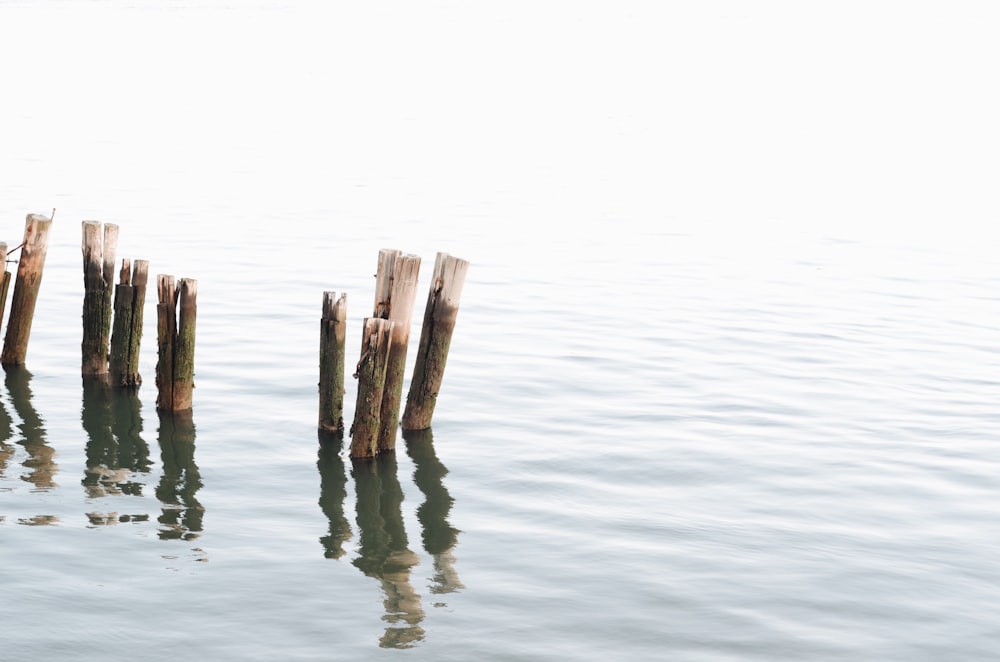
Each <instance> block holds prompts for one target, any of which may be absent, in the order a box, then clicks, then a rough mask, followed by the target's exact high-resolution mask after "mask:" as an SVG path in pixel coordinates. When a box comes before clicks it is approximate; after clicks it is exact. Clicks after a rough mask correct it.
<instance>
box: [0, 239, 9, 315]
mask: <svg viewBox="0 0 1000 662" xmlns="http://www.w3.org/2000/svg"><path fill="white" fill-rule="evenodd" d="M0 264H2V265H3V275H0V324H2V323H3V314H4V313H5V312H6V311H7V290H9V289H10V271H9V270H8V269H7V242H6V241H0Z"/></svg>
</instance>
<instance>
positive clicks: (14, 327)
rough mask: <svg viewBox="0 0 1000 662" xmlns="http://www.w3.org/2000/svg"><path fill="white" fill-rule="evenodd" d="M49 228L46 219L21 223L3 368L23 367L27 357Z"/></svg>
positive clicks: (0, 358) (38, 216)
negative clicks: (21, 234) (20, 241)
mask: <svg viewBox="0 0 1000 662" xmlns="http://www.w3.org/2000/svg"><path fill="white" fill-rule="evenodd" d="M51 228H52V218H51V217H49V216H43V215H41V214H28V216H27V218H26V220H25V224H24V244H23V245H22V246H21V258H20V259H19V260H18V262H17V280H16V281H15V282H14V295H13V296H12V297H11V303H10V318H9V319H8V321H7V335H6V336H5V337H4V342H3V352H2V353H0V364H3V365H5V366H8V365H24V359H25V356H26V355H27V354H28V339H29V337H30V336H31V320H32V317H33V316H34V314H35V304H36V303H37V302H38V290H39V288H40V287H41V284H42V271H43V270H44V268H45V255H46V253H48V249H49V230H50V229H51Z"/></svg>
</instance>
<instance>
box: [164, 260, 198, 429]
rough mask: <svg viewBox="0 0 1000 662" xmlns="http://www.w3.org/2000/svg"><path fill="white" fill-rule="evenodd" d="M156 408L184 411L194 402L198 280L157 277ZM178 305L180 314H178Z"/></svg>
mask: <svg viewBox="0 0 1000 662" xmlns="http://www.w3.org/2000/svg"><path fill="white" fill-rule="evenodd" d="M157 292H158V295H159V301H160V302H159V304H158V305H157V307H156V313H157V325H156V330H157V341H158V342H157V348H158V351H157V362H156V387H157V396H156V408H157V409H159V410H166V411H182V410H186V409H190V408H191V405H192V393H191V392H192V390H193V389H194V339H195V323H196V319H197V310H198V306H197V298H198V281H196V280H194V279H192V278H181V279H180V280H179V281H178V282H177V286H176V290H175V286H174V277H173V276H164V275H159V276H157ZM178 308H179V309H180V310H179V313H180V314H179V315H178Z"/></svg>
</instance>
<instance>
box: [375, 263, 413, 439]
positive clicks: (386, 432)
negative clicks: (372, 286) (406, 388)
mask: <svg viewBox="0 0 1000 662" xmlns="http://www.w3.org/2000/svg"><path fill="white" fill-rule="evenodd" d="M383 252H385V251H383ZM393 252H394V253H396V255H395V256H394V257H393V259H392V260H391V261H387V264H386V265H385V266H386V269H387V270H390V272H389V273H388V274H387V275H384V274H383V273H382V269H383V262H382V260H381V253H380V255H379V257H380V260H379V274H378V278H379V285H378V286H377V287H376V289H377V290H378V292H377V294H376V299H375V315H374V316H375V317H382V318H383V319H388V320H390V321H392V322H393V327H392V344H391V345H390V348H389V361H388V365H387V367H386V373H385V388H384V390H383V392H382V408H381V411H380V412H379V435H378V452H380V453H381V452H382V451H391V450H394V449H395V448H396V428H397V427H398V426H399V407H400V403H401V402H402V400H403V377H404V376H405V373H406V349H407V345H408V344H409V342H410V327H411V326H412V324H411V321H412V319H413V300H414V299H415V298H416V295H417V276H418V274H419V273H420V258H419V257H418V256H416V255H400V254H399V251H393ZM382 281H387V282H388V284H387V285H385V286H383V285H382Z"/></svg>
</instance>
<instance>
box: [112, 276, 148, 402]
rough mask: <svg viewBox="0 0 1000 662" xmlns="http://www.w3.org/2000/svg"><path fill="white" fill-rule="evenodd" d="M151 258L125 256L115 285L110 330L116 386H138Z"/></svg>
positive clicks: (140, 382) (113, 374)
mask: <svg viewBox="0 0 1000 662" xmlns="http://www.w3.org/2000/svg"><path fill="white" fill-rule="evenodd" d="M148 275H149V262H147V261H146V260H136V261H135V264H134V265H133V264H131V261H130V260H128V259H124V260H122V269H121V280H120V282H119V283H118V286H117V288H116V289H115V322H114V332H113V333H112V334H111V355H110V360H109V371H110V379H111V383H112V384H113V385H115V386H139V385H140V384H142V376H141V375H140V374H139V346H140V344H141V342H142V313H143V308H144V306H145V299H146V281H147V279H148Z"/></svg>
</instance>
